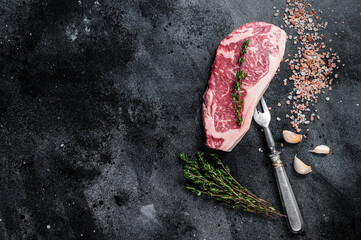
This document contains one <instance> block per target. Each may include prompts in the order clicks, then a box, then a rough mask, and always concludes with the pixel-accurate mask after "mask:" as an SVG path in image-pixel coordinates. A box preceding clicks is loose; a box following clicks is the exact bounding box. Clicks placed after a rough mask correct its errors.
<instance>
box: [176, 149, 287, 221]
mask: <svg viewBox="0 0 361 240" xmlns="http://www.w3.org/2000/svg"><path fill="white" fill-rule="evenodd" d="M209 155H210V157H211V158H212V160H213V161H214V162H215V163H216V164H217V166H218V167H214V166H213V165H212V164H210V163H209V162H208V161H207V160H206V159H205V158H204V153H203V152H198V153H197V157H198V159H197V160H190V159H189V158H188V157H187V156H186V155H185V154H184V153H181V154H180V158H181V159H183V160H184V161H185V162H186V164H185V166H184V169H183V173H184V176H185V177H186V179H188V180H189V182H191V183H192V184H186V188H187V189H189V190H190V191H192V192H194V193H195V194H196V195H197V196H200V195H202V194H204V195H207V196H208V197H215V198H216V199H217V200H218V201H219V202H220V203H221V204H222V205H226V206H229V207H232V208H240V209H242V210H243V211H247V212H253V213H264V214H266V215H267V216H269V217H271V218H273V217H275V216H284V215H283V214H281V213H280V212H278V211H276V210H275V208H274V207H272V206H271V205H270V203H268V202H266V201H265V200H263V199H261V198H258V197H257V196H256V195H255V194H253V193H252V192H250V191H249V190H248V189H246V188H245V187H243V186H241V185H240V184H239V183H238V182H237V181H236V180H235V179H234V178H233V177H232V175H231V173H230V170H229V167H228V166H225V165H223V163H222V161H221V160H220V159H219V157H218V156H217V155H216V154H209Z"/></svg>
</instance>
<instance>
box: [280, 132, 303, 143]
mask: <svg viewBox="0 0 361 240" xmlns="http://www.w3.org/2000/svg"><path fill="white" fill-rule="evenodd" d="M282 133H283V139H284V140H285V141H286V142H288V143H299V142H301V140H302V135H301V134H297V133H294V132H291V131H288V130H284V131H283V132H282Z"/></svg>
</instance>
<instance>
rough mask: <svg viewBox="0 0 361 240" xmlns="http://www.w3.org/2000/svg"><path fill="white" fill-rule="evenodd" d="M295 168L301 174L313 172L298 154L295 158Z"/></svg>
mask: <svg viewBox="0 0 361 240" xmlns="http://www.w3.org/2000/svg"><path fill="white" fill-rule="evenodd" d="M293 168H294V169H295V171H296V172H297V173H299V174H302V175H305V174H308V173H310V172H312V168H311V167H310V166H308V165H306V164H304V163H303V162H302V161H301V160H300V159H299V158H298V157H297V155H296V156H295V157H294V159H293Z"/></svg>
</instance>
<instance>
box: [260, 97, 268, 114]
mask: <svg viewBox="0 0 361 240" xmlns="http://www.w3.org/2000/svg"><path fill="white" fill-rule="evenodd" d="M261 104H262V108H263V112H269V111H268V107H267V104H266V101H265V100H264V98H263V97H262V98H261Z"/></svg>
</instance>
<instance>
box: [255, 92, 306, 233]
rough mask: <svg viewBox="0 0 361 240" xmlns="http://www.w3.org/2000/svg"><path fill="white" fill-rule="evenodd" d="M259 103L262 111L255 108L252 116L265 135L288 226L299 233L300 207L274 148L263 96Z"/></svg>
mask: <svg viewBox="0 0 361 240" xmlns="http://www.w3.org/2000/svg"><path fill="white" fill-rule="evenodd" d="M261 105H262V108H263V113H262V112H258V111H257V108H256V109H255V110H254V114H253V118H254V120H255V121H256V123H257V124H258V125H260V126H261V127H263V130H264V133H265V135H266V141H267V145H268V148H269V149H270V151H271V153H270V154H269V157H270V158H271V160H272V163H273V168H274V169H275V174H276V180H277V185H278V190H279V193H280V196H281V201H282V205H283V208H284V210H285V212H286V214H287V220H288V226H289V227H290V229H291V231H292V232H293V233H299V232H300V231H301V230H302V228H303V220H302V216H301V212H300V209H299V208H298V205H297V201H296V198H295V195H294V194H293V191H292V188H291V184H290V182H289V180H288V177H287V174H286V171H285V168H284V166H283V164H282V161H281V157H280V155H281V153H280V152H279V151H277V150H276V147H275V146H276V145H275V141H274V140H273V137H272V133H271V130H270V129H269V126H268V125H269V123H270V121H271V114H270V112H269V110H268V107H267V104H266V102H265V100H264V98H263V97H262V98H261Z"/></svg>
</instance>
